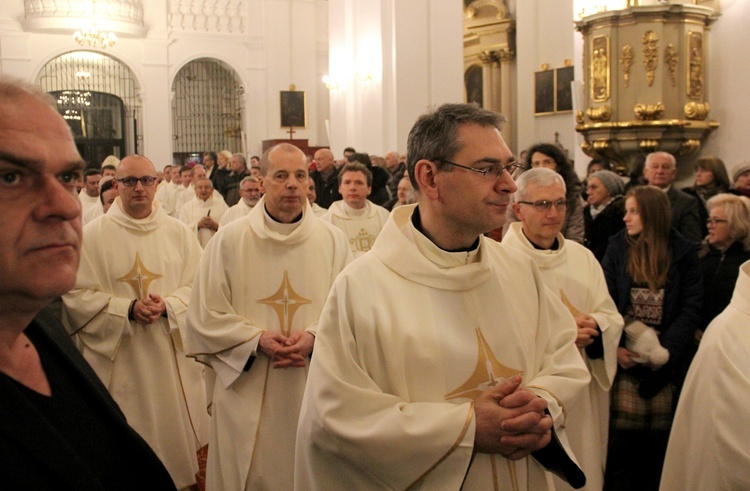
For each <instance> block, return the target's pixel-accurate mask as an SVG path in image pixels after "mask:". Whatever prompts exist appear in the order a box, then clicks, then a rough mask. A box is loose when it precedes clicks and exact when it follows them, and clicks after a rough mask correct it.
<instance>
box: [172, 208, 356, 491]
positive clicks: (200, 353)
mask: <svg viewBox="0 0 750 491" xmlns="http://www.w3.org/2000/svg"><path fill="white" fill-rule="evenodd" d="M350 258H351V254H350V252H349V246H348V244H347V241H346V237H344V235H343V234H342V233H341V231H339V230H338V229H336V228H335V227H333V226H332V225H331V224H329V223H325V222H322V221H320V220H318V219H317V218H316V217H315V216H314V215H313V214H312V212H311V209H310V207H309V205H308V206H306V209H305V210H304V214H303V217H302V219H301V220H300V221H299V222H297V223H295V224H279V223H277V222H273V220H272V219H271V218H270V217H269V216H268V214H267V213H266V212H265V200H264V199H261V201H260V202H259V203H258V204H257V205H255V207H254V208H253V210H252V211H251V212H250V213H249V214H248V215H247V216H246V217H244V218H240V219H238V220H235V221H233V222H232V223H230V224H228V225H226V226H224V227H221V228H220V229H219V232H218V233H217V234H216V235H215V236H214V238H213V239H211V241H210V242H209V243H208V246H207V247H206V249H205V252H204V254H203V258H202V260H201V263H200V268H199V270H198V273H197V275H196V278H195V285H194V287H193V292H192V297H191V300H190V307H189V313H188V335H187V336H186V338H185V341H186V348H187V351H188V353H189V354H190V355H191V356H195V357H196V358H197V359H198V360H200V361H202V362H204V363H207V364H209V365H211V366H212V367H213V368H214V370H215V372H216V382H215V386H214V391H213V403H212V409H211V414H212V426H211V439H210V444H209V455H208V471H207V489H209V490H214V491H222V490H243V489H247V490H256V489H280V490H288V489H292V479H293V475H294V472H293V470H294V438H295V433H296V429H297V419H298V416H299V408H300V404H301V401H302V395H303V392H304V387H305V381H306V378H307V367H304V368H294V367H291V368H283V369H274V368H272V366H271V365H272V363H271V360H270V359H269V358H268V357H267V356H266V355H265V354H263V353H262V352H261V351H260V350H257V351H256V348H257V344H258V341H259V339H260V335H261V333H263V331H266V330H269V331H277V332H281V333H283V334H284V335H286V336H288V335H289V334H292V333H297V332H301V331H308V332H310V333H312V334H313V335H315V333H316V331H317V329H318V327H317V325H318V318H319V316H320V311H321V309H322V307H323V303H324V302H325V299H326V297H327V295H328V291H329V289H330V287H331V285H332V283H333V280H334V279H335V278H336V276H337V275H338V274H339V272H340V271H341V270H342V269H343V268H344V266H345V265H346V264H347V263H348V261H349V260H350ZM251 355H255V359H254V361H253V363H252V365H251V366H250V368H249V369H248V370H247V371H245V370H243V368H244V367H245V366H246V363H247V362H248V359H249V357H250V356H251ZM314 356H315V353H314V352H313V357H314Z"/></svg>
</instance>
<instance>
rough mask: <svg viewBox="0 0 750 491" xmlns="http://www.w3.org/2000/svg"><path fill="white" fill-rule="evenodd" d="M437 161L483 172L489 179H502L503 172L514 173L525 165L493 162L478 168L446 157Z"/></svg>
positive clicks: (479, 172)
mask: <svg viewBox="0 0 750 491" xmlns="http://www.w3.org/2000/svg"><path fill="white" fill-rule="evenodd" d="M435 161H436V162H442V163H444V164H448V165H452V166H455V167H460V168H462V169H466V170H470V171H473V172H476V173H478V174H482V176H483V177H484V178H485V179H487V180H493V181H496V180H498V179H500V177H501V176H502V175H503V172H505V171H508V173H509V174H511V175H512V174H513V173H514V172H515V171H516V170H518V169H520V168H521V167H523V166H522V165H521V164H519V163H518V162H511V163H510V164H506V165H503V164H493V165H490V166H488V167H485V168H483V169H476V168H474V167H469V166H468V165H461V164H457V163H455V162H451V161H450V160H445V159H435Z"/></svg>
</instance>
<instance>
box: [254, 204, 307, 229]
mask: <svg viewBox="0 0 750 491" xmlns="http://www.w3.org/2000/svg"><path fill="white" fill-rule="evenodd" d="M303 215H304V212H302V213H300V214H299V216H297V217H296V218H295V219H294V220H292V222H291V223H283V222H281V221H279V220H278V219H276V218H275V217H274V216H273V215H271V214H270V213H268V208H267V207H266V204H265V203H263V221H264V223H265V225H266V227H268V228H269V230H271V231H273V232H276V233H278V234H281V235H289V234H291V233H292V232H294V231H295V230H296V229H297V227H299V226H300V225H301V224H302V216H303Z"/></svg>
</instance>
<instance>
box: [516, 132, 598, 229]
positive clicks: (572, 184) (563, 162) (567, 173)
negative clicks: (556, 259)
mask: <svg viewBox="0 0 750 491" xmlns="http://www.w3.org/2000/svg"><path fill="white" fill-rule="evenodd" d="M523 164H524V169H527V170H528V169H534V168H537V167H546V168H548V169H551V170H553V171H555V172H557V173H558V174H560V175H561V176H562V178H563V180H564V181H565V189H566V191H565V201H566V202H567V211H566V213H565V223H564V225H563V228H562V234H563V237H565V238H566V239H568V240H572V241H574V242H578V243H579V244H583V237H584V225H583V205H584V203H583V199H581V190H582V188H583V186H582V184H581V180H580V179H579V178H578V176H577V175H576V173H575V169H573V164H572V163H571V162H570V160H568V157H566V156H565V154H564V153H563V151H562V150H561V149H560V147H558V146H557V145H554V144H552V143H538V144H536V145H534V146H532V147H531V148H529V150H528V151H527V153H526V159H525V161H524V162H523ZM517 221H518V218H517V217H516V215H515V213H513V209H512V207H510V206H509V207H508V211H507V221H506V224H505V227H503V230H507V229H508V227H510V224H511V223H512V222H517Z"/></svg>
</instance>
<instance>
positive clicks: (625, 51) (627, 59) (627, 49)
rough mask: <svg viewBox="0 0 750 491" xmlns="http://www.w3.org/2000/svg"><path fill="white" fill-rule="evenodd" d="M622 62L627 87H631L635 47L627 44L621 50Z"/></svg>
mask: <svg viewBox="0 0 750 491" xmlns="http://www.w3.org/2000/svg"><path fill="white" fill-rule="evenodd" d="M620 64H621V65H622V77H623V79H625V88H627V87H630V68H631V67H632V66H633V47H632V46H631V45H629V44H626V45H625V46H623V47H622V51H621V52H620Z"/></svg>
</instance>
